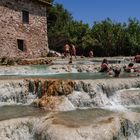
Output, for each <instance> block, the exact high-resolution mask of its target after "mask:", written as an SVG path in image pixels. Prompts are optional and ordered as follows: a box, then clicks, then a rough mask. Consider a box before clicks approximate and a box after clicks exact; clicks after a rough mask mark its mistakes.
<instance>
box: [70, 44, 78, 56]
mask: <svg viewBox="0 0 140 140" xmlns="http://www.w3.org/2000/svg"><path fill="white" fill-rule="evenodd" d="M70 52H71V53H70V55H71V57H72V56H75V58H77V57H76V48H75V46H74V45H73V44H71V51H70Z"/></svg>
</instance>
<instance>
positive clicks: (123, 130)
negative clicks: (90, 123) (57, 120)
mask: <svg viewBox="0 0 140 140" xmlns="http://www.w3.org/2000/svg"><path fill="white" fill-rule="evenodd" d="M114 81H115V82H114ZM44 83H45V80H44V81H41V80H34V79H31V80H29V79H28V80H20V79H18V80H12V81H10V80H8V81H5V82H3V81H2V82H0V89H1V90H0V103H11V102H14V103H21V104H30V103H32V102H33V100H34V99H36V98H41V97H42V95H44V85H45V84H44ZM52 83H53V82H52ZM55 88H57V87H55ZM59 88H60V87H59ZM139 88H140V79H131V80H128V79H118V80H116V79H111V80H109V79H108V80H95V81H93V80H85V81H84V80H83V81H82V80H81V81H80V80H79V81H75V85H74V90H73V91H72V93H71V94H69V95H66V96H65V98H67V99H68V100H69V101H70V102H71V103H72V105H73V106H74V107H75V108H85V107H86V108H87V107H88V108H93V107H97V108H104V109H105V108H107V109H108V108H109V107H112V108H111V109H112V110H113V109H114V110H117V111H118V110H119V111H120V110H121V107H123V109H124V110H125V109H127V107H128V106H131V105H140V100H139V99H140V89H139ZM62 89H63V88H62ZM62 91H63V90H62ZM64 95H65V94H64ZM64 95H63V96H64ZM125 111H126V110H125ZM120 112H122V110H121V111H120ZM128 116H131V112H130V110H129V114H128ZM52 118H53V117H52ZM120 118H121V117H120ZM120 118H119V123H120V127H118V129H117V132H116V133H114V136H113V137H112V139H113V140H126V139H127V140H140V121H137V122H135V121H133V120H131V119H129V118H125V117H123V120H121V119H120ZM17 120H18V121H17ZM23 120H24V121H23ZM23 120H22V119H18V118H17V119H15V120H11V121H12V123H11V121H10V120H9V121H7V120H5V121H2V123H1V124H0V135H1V136H3V137H2V138H3V139H4V140H11V139H10V137H11V135H12V130H13V129H15V132H14V135H13V136H12V138H13V139H19V140H25V139H26V140H36V136H38V139H40V140H48V139H51V138H49V137H50V136H48V137H47V136H44V139H42V135H43V134H44V133H45V132H46V131H50V130H53V127H52V129H51V128H50V129H48V126H49V125H47V124H46V125H45V124H44V125H43V123H44V121H43V120H41V121H42V124H41V125H40V127H39V126H38V125H39V123H41V122H38V123H36V125H33V124H34V122H36V120H38V118H35V119H34V121H32V120H30V119H28V117H27V118H26V119H24V118H23ZM25 120H26V121H25ZM134 120H135V117H134ZM50 121H51V120H50ZM50 121H48V122H50ZM48 122H47V123H48ZM53 126H54V125H53ZM49 127H51V126H49ZM111 127H112V126H110V128H111ZM16 128H18V130H17V129H16ZM45 129H46V130H45ZM39 130H42V133H43V134H42V133H41V132H39ZM44 131H45V132H44ZM79 131H80V130H79ZM81 131H82V130H81ZM92 131H93V132H94V127H93V129H92V130H91V132H92ZM108 131H110V130H108ZM40 133H41V134H40ZM55 134H58V133H55ZM74 134H75V133H74ZM44 135H45V134H44ZM58 135H59V134H58ZM89 135H90V134H89ZM78 136H79V134H77V138H78ZM7 137H9V139H8V138H7ZM52 140H54V139H53V138H52ZM55 140H60V139H55ZM62 140H63V138H62ZM64 140H65V139H64ZM67 140H71V137H70V136H69V139H67ZM80 140H84V138H83V139H80ZM89 140H91V139H89ZM98 140H101V139H98ZM107 140H109V139H107Z"/></svg>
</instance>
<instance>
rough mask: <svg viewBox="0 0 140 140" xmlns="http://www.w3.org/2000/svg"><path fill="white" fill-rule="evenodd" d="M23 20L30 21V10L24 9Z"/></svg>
mask: <svg viewBox="0 0 140 140" xmlns="http://www.w3.org/2000/svg"><path fill="white" fill-rule="evenodd" d="M22 22H23V23H27V24H28V23H29V12H28V11H25V10H23V11H22Z"/></svg>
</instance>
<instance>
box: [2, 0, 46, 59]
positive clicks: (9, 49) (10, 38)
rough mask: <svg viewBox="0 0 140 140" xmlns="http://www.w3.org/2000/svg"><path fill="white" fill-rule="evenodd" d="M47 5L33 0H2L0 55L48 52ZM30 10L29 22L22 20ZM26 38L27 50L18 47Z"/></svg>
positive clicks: (37, 55) (21, 55)
mask: <svg viewBox="0 0 140 140" xmlns="http://www.w3.org/2000/svg"><path fill="white" fill-rule="evenodd" d="M46 8H47V7H46V6H45V5H43V4H41V3H39V2H37V1H32V0H0V57H3V56H8V57H18V56H19V57H27V58H34V57H42V56H46V55H47V52H48V38H47V18H46ZM22 10H27V11H29V24H24V23H23V22H22ZM17 39H21V40H24V45H25V47H26V51H24V52H23V51H21V50H19V49H18V43H17Z"/></svg>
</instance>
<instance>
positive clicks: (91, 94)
mask: <svg viewBox="0 0 140 140" xmlns="http://www.w3.org/2000/svg"><path fill="white" fill-rule="evenodd" d="M75 82H76V84H75V89H74V92H73V93H72V94H70V95H68V99H69V100H70V101H71V102H72V104H73V105H74V106H75V107H93V106H98V107H104V106H108V105H113V104H116V102H117V103H119V104H120V105H121V104H125V103H126V105H127V104H129V103H128V102H127V99H128V98H131V94H129V95H128V94H127V93H125V90H127V89H131V88H140V79H139V78H132V79H104V80H83V81H75ZM121 90H124V92H121ZM129 92H130V91H129ZM121 93H122V94H121ZM118 95H119V96H118ZM133 95H134V94H133ZM125 97H127V99H126V100H125ZM133 98H138V99H139V98H140V92H137V93H135V96H134V97H133ZM116 100H117V101H116ZM129 102H133V103H134V101H132V100H129ZM135 103H136V104H137V103H138V105H140V104H139V103H140V102H139V101H138V100H135ZM116 105H118V104H116Z"/></svg>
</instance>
